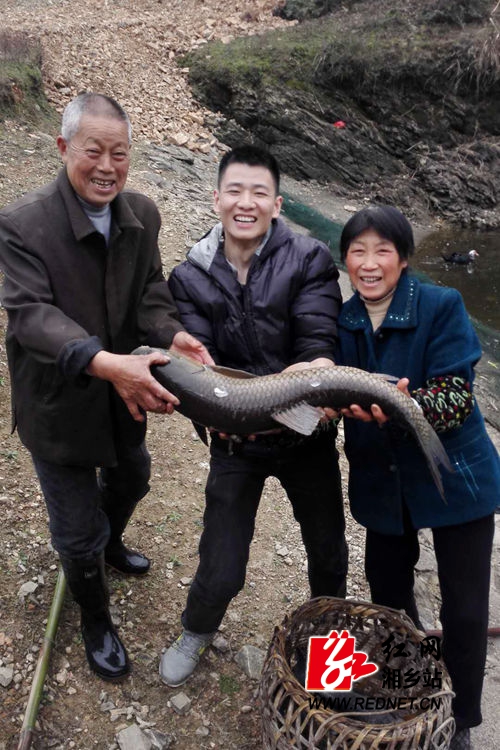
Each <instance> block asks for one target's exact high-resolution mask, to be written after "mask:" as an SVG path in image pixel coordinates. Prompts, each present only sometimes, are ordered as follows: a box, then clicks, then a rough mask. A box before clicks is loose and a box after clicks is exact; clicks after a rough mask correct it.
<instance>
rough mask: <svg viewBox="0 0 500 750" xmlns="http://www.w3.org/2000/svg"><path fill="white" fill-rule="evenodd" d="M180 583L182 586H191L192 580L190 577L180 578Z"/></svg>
mask: <svg viewBox="0 0 500 750" xmlns="http://www.w3.org/2000/svg"><path fill="white" fill-rule="evenodd" d="M180 582H181V583H182V585H183V586H191V584H192V582H193V579H192V577H190V576H184V577H183V578H181V581H180Z"/></svg>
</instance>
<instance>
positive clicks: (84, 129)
mask: <svg viewBox="0 0 500 750" xmlns="http://www.w3.org/2000/svg"><path fill="white" fill-rule="evenodd" d="M57 147H58V149H59V151H60V153H61V156H62V160H63V162H64V163H65V165H66V169H67V172H68V178H69V181H70V182H71V184H72V186H73V188H74V190H75V192H76V193H77V194H78V195H79V196H80V198H82V199H83V200H84V201H86V202H87V203H90V204H91V205H93V206H104V205H105V204H106V203H110V202H111V201H112V200H113V199H114V198H116V196H117V195H118V193H119V192H120V190H122V188H123V187H124V185H125V182H126V180H127V174H128V168H129V164H130V145H129V142H128V129H127V124H126V123H125V122H123V120H119V119H117V118H113V117H105V116H97V115H84V116H83V117H82V119H81V121H80V128H79V130H78V132H77V133H76V134H75V135H74V136H73V138H72V139H71V141H69V143H68V142H66V141H65V140H64V138H63V137H62V136H59V137H58V139H57Z"/></svg>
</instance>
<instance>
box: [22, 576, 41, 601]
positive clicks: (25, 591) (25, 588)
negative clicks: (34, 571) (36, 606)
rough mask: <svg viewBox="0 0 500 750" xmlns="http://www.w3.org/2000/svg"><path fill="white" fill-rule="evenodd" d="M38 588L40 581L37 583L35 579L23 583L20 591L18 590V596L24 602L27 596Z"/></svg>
mask: <svg viewBox="0 0 500 750" xmlns="http://www.w3.org/2000/svg"><path fill="white" fill-rule="evenodd" d="M37 588H38V583H35V582H34V581H27V582H26V583H23V585H22V586H21V588H20V589H19V591H18V592H17V596H18V598H19V600H20V601H21V602H24V600H25V598H26V597H27V596H29V595H30V594H33V593H34V592H35V591H36V590H37Z"/></svg>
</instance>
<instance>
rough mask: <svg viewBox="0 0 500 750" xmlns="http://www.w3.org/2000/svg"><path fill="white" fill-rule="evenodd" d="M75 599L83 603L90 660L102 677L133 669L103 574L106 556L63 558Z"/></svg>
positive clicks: (117, 675)
mask: <svg viewBox="0 0 500 750" xmlns="http://www.w3.org/2000/svg"><path fill="white" fill-rule="evenodd" d="M61 564H62V566H63V570H64V573H65V575H66V580H67V582H68V586H69V588H70V590H71V593H72V594H73V598H74V600H75V601H76V602H77V604H79V605H80V609H81V627H82V636H83V642H84V644H85V653H86V655H87V661H88V663H89V666H90V668H91V670H92V671H93V672H95V673H96V674H97V675H99V677H102V679H103V680H116V679H119V678H121V677H124V676H125V675H127V674H128V673H129V672H130V663H129V660H128V656H127V652H126V650H125V647H124V645H123V643H122V642H121V640H120V638H119V636H118V634H117V632H116V630H115V627H114V625H113V623H112V621H111V616H110V614H109V607H108V590H107V586H106V579H105V574H104V555H102V554H101V555H99V556H98V557H91V558H83V559H76V558H67V557H61Z"/></svg>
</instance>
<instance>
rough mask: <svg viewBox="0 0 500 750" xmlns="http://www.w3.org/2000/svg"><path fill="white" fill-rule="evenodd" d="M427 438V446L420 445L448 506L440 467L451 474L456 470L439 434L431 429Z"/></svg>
mask: <svg viewBox="0 0 500 750" xmlns="http://www.w3.org/2000/svg"><path fill="white" fill-rule="evenodd" d="M426 437H427V439H426V442H425V444H424V443H421V444H420V445H421V448H422V450H423V452H424V454H425V456H426V458H427V463H428V465H429V470H430V472H431V474H432V478H433V479H434V481H435V483H436V486H437V488H438V490H439V494H440V495H441V497H442V498H443V501H444V503H445V505H448V503H447V501H446V497H445V494H444V487H443V481H442V479H441V474H440V472H439V469H438V466H443V467H444V468H445V469H446V470H447V471H450V472H454V471H455V469H454V468H453V466H452V465H451V462H450V459H449V458H448V454H447V453H446V450H445V448H444V446H443V444H442V442H441V440H440V439H439V437H438V435H437V432H435V431H434V430H433V429H431V430H430V432H429V434H428V435H427V436H426ZM419 442H420V441H419Z"/></svg>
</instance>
